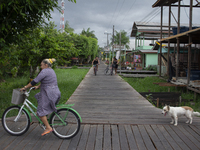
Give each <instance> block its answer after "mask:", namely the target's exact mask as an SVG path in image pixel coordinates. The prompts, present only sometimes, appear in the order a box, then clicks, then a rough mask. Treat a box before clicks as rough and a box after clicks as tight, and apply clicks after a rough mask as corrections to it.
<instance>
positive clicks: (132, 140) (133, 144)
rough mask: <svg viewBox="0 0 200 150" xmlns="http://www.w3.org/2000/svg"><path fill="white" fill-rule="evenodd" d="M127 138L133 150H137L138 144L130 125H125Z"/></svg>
mask: <svg viewBox="0 0 200 150" xmlns="http://www.w3.org/2000/svg"><path fill="white" fill-rule="evenodd" d="M124 127H125V130H126V136H127V140H128V143H129V147H130V149H131V150H137V149H138V147H137V144H136V141H135V137H134V135H133V132H132V129H131V126H130V125H125V126H124Z"/></svg>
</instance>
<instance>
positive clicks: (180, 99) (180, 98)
mask: <svg viewBox="0 0 200 150" xmlns="http://www.w3.org/2000/svg"><path fill="white" fill-rule="evenodd" d="M181 101H182V97H181V96H180V97H179V105H181Z"/></svg>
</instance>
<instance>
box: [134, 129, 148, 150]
mask: <svg viewBox="0 0 200 150" xmlns="http://www.w3.org/2000/svg"><path fill="white" fill-rule="evenodd" d="M131 128H132V130H133V134H134V137H135V140H136V143H137V146H138V149H139V150H146V149H147V148H146V146H145V144H144V141H143V139H142V136H141V134H140V132H139V129H138V127H137V126H131Z"/></svg>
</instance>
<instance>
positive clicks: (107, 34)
mask: <svg viewBox="0 0 200 150" xmlns="http://www.w3.org/2000/svg"><path fill="white" fill-rule="evenodd" d="M104 34H107V47H108V45H109V41H108V35H111V33H107V32H105V33H104Z"/></svg>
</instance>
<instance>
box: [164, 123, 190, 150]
mask: <svg viewBox="0 0 200 150" xmlns="http://www.w3.org/2000/svg"><path fill="white" fill-rule="evenodd" d="M164 127H165V129H166V130H167V132H168V133H169V134H170V135H171V137H172V138H173V139H174V141H175V142H176V143H177V144H178V145H179V147H181V149H183V150H188V149H190V148H189V147H188V146H187V145H186V144H185V143H184V141H182V140H181V138H180V137H179V136H178V135H177V134H176V132H174V130H173V129H172V128H171V127H170V126H169V125H164Z"/></svg>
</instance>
